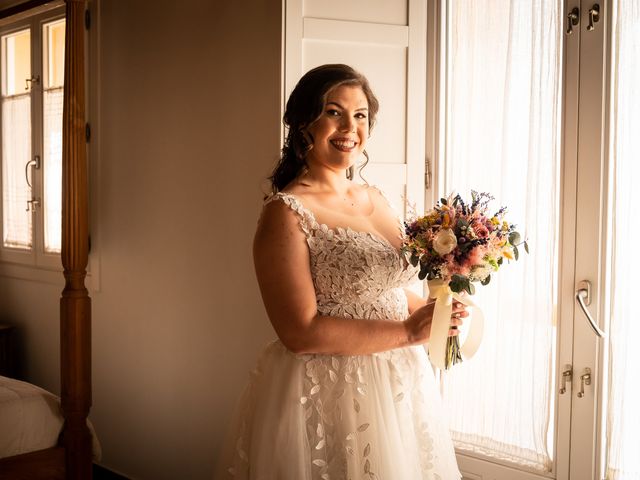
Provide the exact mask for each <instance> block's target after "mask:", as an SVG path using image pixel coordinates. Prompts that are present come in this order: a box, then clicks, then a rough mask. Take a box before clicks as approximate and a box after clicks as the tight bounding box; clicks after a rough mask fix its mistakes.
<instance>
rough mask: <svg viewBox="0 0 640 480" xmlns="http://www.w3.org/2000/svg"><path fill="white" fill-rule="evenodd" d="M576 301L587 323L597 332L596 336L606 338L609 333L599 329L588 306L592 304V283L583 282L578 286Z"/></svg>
mask: <svg viewBox="0 0 640 480" xmlns="http://www.w3.org/2000/svg"><path fill="white" fill-rule="evenodd" d="M576 300H577V301H578V305H580V308H581V309H582V313H584V316H585V317H586V318H587V322H588V323H589V326H590V327H591V329H592V330H593V331H594V332H595V334H596V335H597V336H598V337H600V338H603V337H606V336H607V333H606V332H605V331H604V330H601V329H600V327H598V324H597V323H596V322H595V320H594V319H593V317H591V314H590V313H589V309H588V308H587V305H589V304H590V303H591V282H589V281H588V280H583V281H582V282H580V283H579V284H578V290H576Z"/></svg>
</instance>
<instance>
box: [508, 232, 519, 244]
mask: <svg viewBox="0 0 640 480" xmlns="http://www.w3.org/2000/svg"><path fill="white" fill-rule="evenodd" d="M509 243H510V244H511V245H518V244H519V243H520V234H519V233H518V232H511V233H510V234H509Z"/></svg>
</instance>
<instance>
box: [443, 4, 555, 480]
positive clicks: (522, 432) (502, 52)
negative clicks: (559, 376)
mask: <svg viewBox="0 0 640 480" xmlns="http://www.w3.org/2000/svg"><path fill="white" fill-rule="evenodd" d="M446 3H447V5H448V6H447V8H448V11H447V22H448V25H447V31H448V34H447V35H448V39H447V41H448V45H447V47H448V48H447V49H446V51H447V58H446V62H447V80H446V106H445V111H446V112H447V115H448V117H447V128H446V134H445V137H446V138H445V145H446V146H445V191H444V192H442V193H449V192H451V191H456V192H458V193H461V194H462V195H463V196H465V197H467V198H469V196H470V190H471V189H473V190H477V191H487V192H489V193H491V194H492V195H494V196H495V197H496V203H495V205H494V207H495V209H496V210H497V209H498V208H499V207H500V206H502V205H505V206H507V207H508V212H509V214H508V219H509V220H510V221H511V222H513V223H516V224H518V227H519V231H520V232H521V233H523V234H524V236H525V237H526V238H527V239H528V242H529V245H530V248H531V253H530V255H526V254H525V253H524V251H523V249H521V258H520V261H518V262H515V263H513V262H512V264H511V265H504V266H503V267H502V269H501V271H500V272H499V273H498V274H497V275H495V277H492V281H491V283H490V284H489V285H488V286H486V287H480V288H478V289H477V291H478V293H477V294H476V295H475V297H476V298H474V301H475V302H476V303H478V304H479V305H480V306H481V307H482V309H483V311H484V312H485V316H486V318H487V322H486V327H485V339H484V341H483V344H482V346H481V348H480V351H479V352H478V354H477V355H476V356H475V357H474V358H473V360H472V361H469V362H465V363H463V364H462V365H459V366H456V367H455V368H454V369H452V370H451V371H449V372H445V373H444V374H443V379H442V393H443V398H444V402H445V404H446V405H447V407H448V409H449V418H450V428H451V432H452V437H453V439H454V442H455V444H456V447H457V448H458V449H459V450H462V451H471V452H475V453H479V454H482V455H485V456H488V457H492V458H495V459H500V460H506V461H509V462H512V463H515V464H517V465H521V466H525V467H527V468H531V469H534V470H539V471H550V469H551V466H552V459H551V452H552V451H553V445H552V444H551V441H550V440H549V439H552V438H553V435H549V433H550V432H548V429H549V428H550V424H551V425H552V424H553V422H549V418H550V417H551V416H552V405H551V397H552V392H551V386H552V382H553V378H552V377H553V371H554V369H553V355H554V350H555V340H556V329H555V315H556V298H555V291H556V283H555V282H556V280H555V279H556V277H557V264H558V262H557V252H558V228H559V226H558V211H559V186H560V185H559V182H560V176H559V171H560V153H561V151H560V127H561V110H560V107H561V103H562V102H561V73H562V68H561V65H562V64H561V62H562V37H561V35H562V31H563V28H562V17H561V15H562V12H561V5H560V4H559V3H560V2H557V1H555V0H535V1H531V2H512V1H510V0H479V1H474V2H467V1H463V0H456V1H450V2H446ZM487 12H491V15H487ZM551 433H552V432H551Z"/></svg>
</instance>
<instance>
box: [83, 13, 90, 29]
mask: <svg viewBox="0 0 640 480" xmlns="http://www.w3.org/2000/svg"><path fill="white" fill-rule="evenodd" d="M84 28H86V29H87V30H89V29H90V28H91V10H89V9H88V8H87V9H86V10H85V11H84Z"/></svg>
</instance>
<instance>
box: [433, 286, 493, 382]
mask: <svg viewBox="0 0 640 480" xmlns="http://www.w3.org/2000/svg"><path fill="white" fill-rule="evenodd" d="M428 285H429V296H430V297H431V298H434V299H435V300H436V304H435V307H434V311H433V322H432V323H431V336H430V339H429V349H428V354H429V359H430V360H431V363H432V364H433V365H434V366H436V367H438V368H439V369H441V370H447V369H448V368H449V366H450V365H447V364H446V361H445V359H446V356H447V339H448V337H449V328H450V327H451V314H452V311H453V301H454V300H456V301H457V302H460V303H462V304H464V305H466V306H467V307H470V312H469V313H470V317H468V319H467V321H469V318H470V320H471V322H470V325H469V327H468V332H467V336H466V338H465V341H464V343H463V344H462V345H461V347H460V352H461V353H462V355H463V357H464V358H465V359H469V358H471V357H472V356H473V355H474V354H475V353H476V351H477V350H478V348H479V347H480V342H481V341H482V335H483V333H484V314H483V313H482V310H480V307H478V306H477V305H476V304H475V303H473V301H471V299H470V298H469V296H468V295H466V296H464V297H463V296H461V295H459V294H457V293H454V292H453V291H451V288H449V284H448V283H445V282H443V281H442V280H439V279H438V280H429V281H428Z"/></svg>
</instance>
